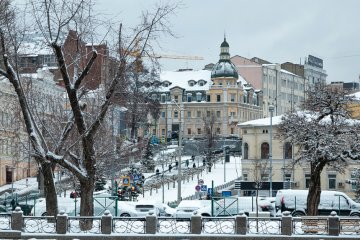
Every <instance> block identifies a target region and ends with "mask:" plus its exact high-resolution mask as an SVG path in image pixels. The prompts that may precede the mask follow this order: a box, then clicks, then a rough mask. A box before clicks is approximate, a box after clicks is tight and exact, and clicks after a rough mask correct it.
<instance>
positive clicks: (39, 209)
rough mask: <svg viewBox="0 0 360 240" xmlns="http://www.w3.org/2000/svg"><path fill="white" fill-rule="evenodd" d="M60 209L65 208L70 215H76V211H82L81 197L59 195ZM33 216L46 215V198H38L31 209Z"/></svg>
mask: <svg viewBox="0 0 360 240" xmlns="http://www.w3.org/2000/svg"><path fill="white" fill-rule="evenodd" d="M58 209H59V211H61V210H64V211H65V213H66V214H68V215H69V216H75V209H76V212H78V213H79V212H80V199H79V198H64V197H58ZM30 214H31V215H32V216H46V215H47V212H46V200H45V198H39V199H37V200H36V203H35V205H34V206H33V208H32V209H31V213H30Z"/></svg>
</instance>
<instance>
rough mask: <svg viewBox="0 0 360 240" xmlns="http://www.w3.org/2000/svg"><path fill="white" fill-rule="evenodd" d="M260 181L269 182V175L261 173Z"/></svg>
mask: <svg viewBox="0 0 360 240" xmlns="http://www.w3.org/2000/svg"><path fill="white" fill-rule="evenodd" d="M261 181H265V182H267V181H269V174H268V173H262V174H261Z"/></svg>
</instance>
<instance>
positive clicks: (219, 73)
mask: <svg viewBox="0 0 360 240" xmlns="http://www.w3.org/2000/svg"><path fill="white" fill-rule="evenodd" d="M219 77H233V78H235V79H238V78H239V74H238V72H237V71H236V68H235V66H234V64H233V63H232V62H230V61H219V62H217V63H216V64H215V65H214V67H213V69H212V71H211V78H219Z"/></svg>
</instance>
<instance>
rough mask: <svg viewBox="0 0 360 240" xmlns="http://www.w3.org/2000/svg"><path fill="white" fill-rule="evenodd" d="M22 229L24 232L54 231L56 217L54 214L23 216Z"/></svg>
mask: <svg viewBox="0 0 360 240" xmlns="http://www.w3.org/2000/svg"><path fill="white" fill-rule="evenodd" d="M23 231H24V232H26V233H56V218H55V217H54V216H51V217H48V216H44V217H35V216H24V227H23Z"/></svg>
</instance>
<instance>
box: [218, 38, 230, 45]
mask: <svg viewBox="0 0 360 240" xmlns="http://www.w3.org/2000/svg"><path fill="white" fill-rule="evenodd" d="M220 47H229V44H228V43H227V41H226V38H224V41H223V42H222V44H221V45H220Z"/></svg>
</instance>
